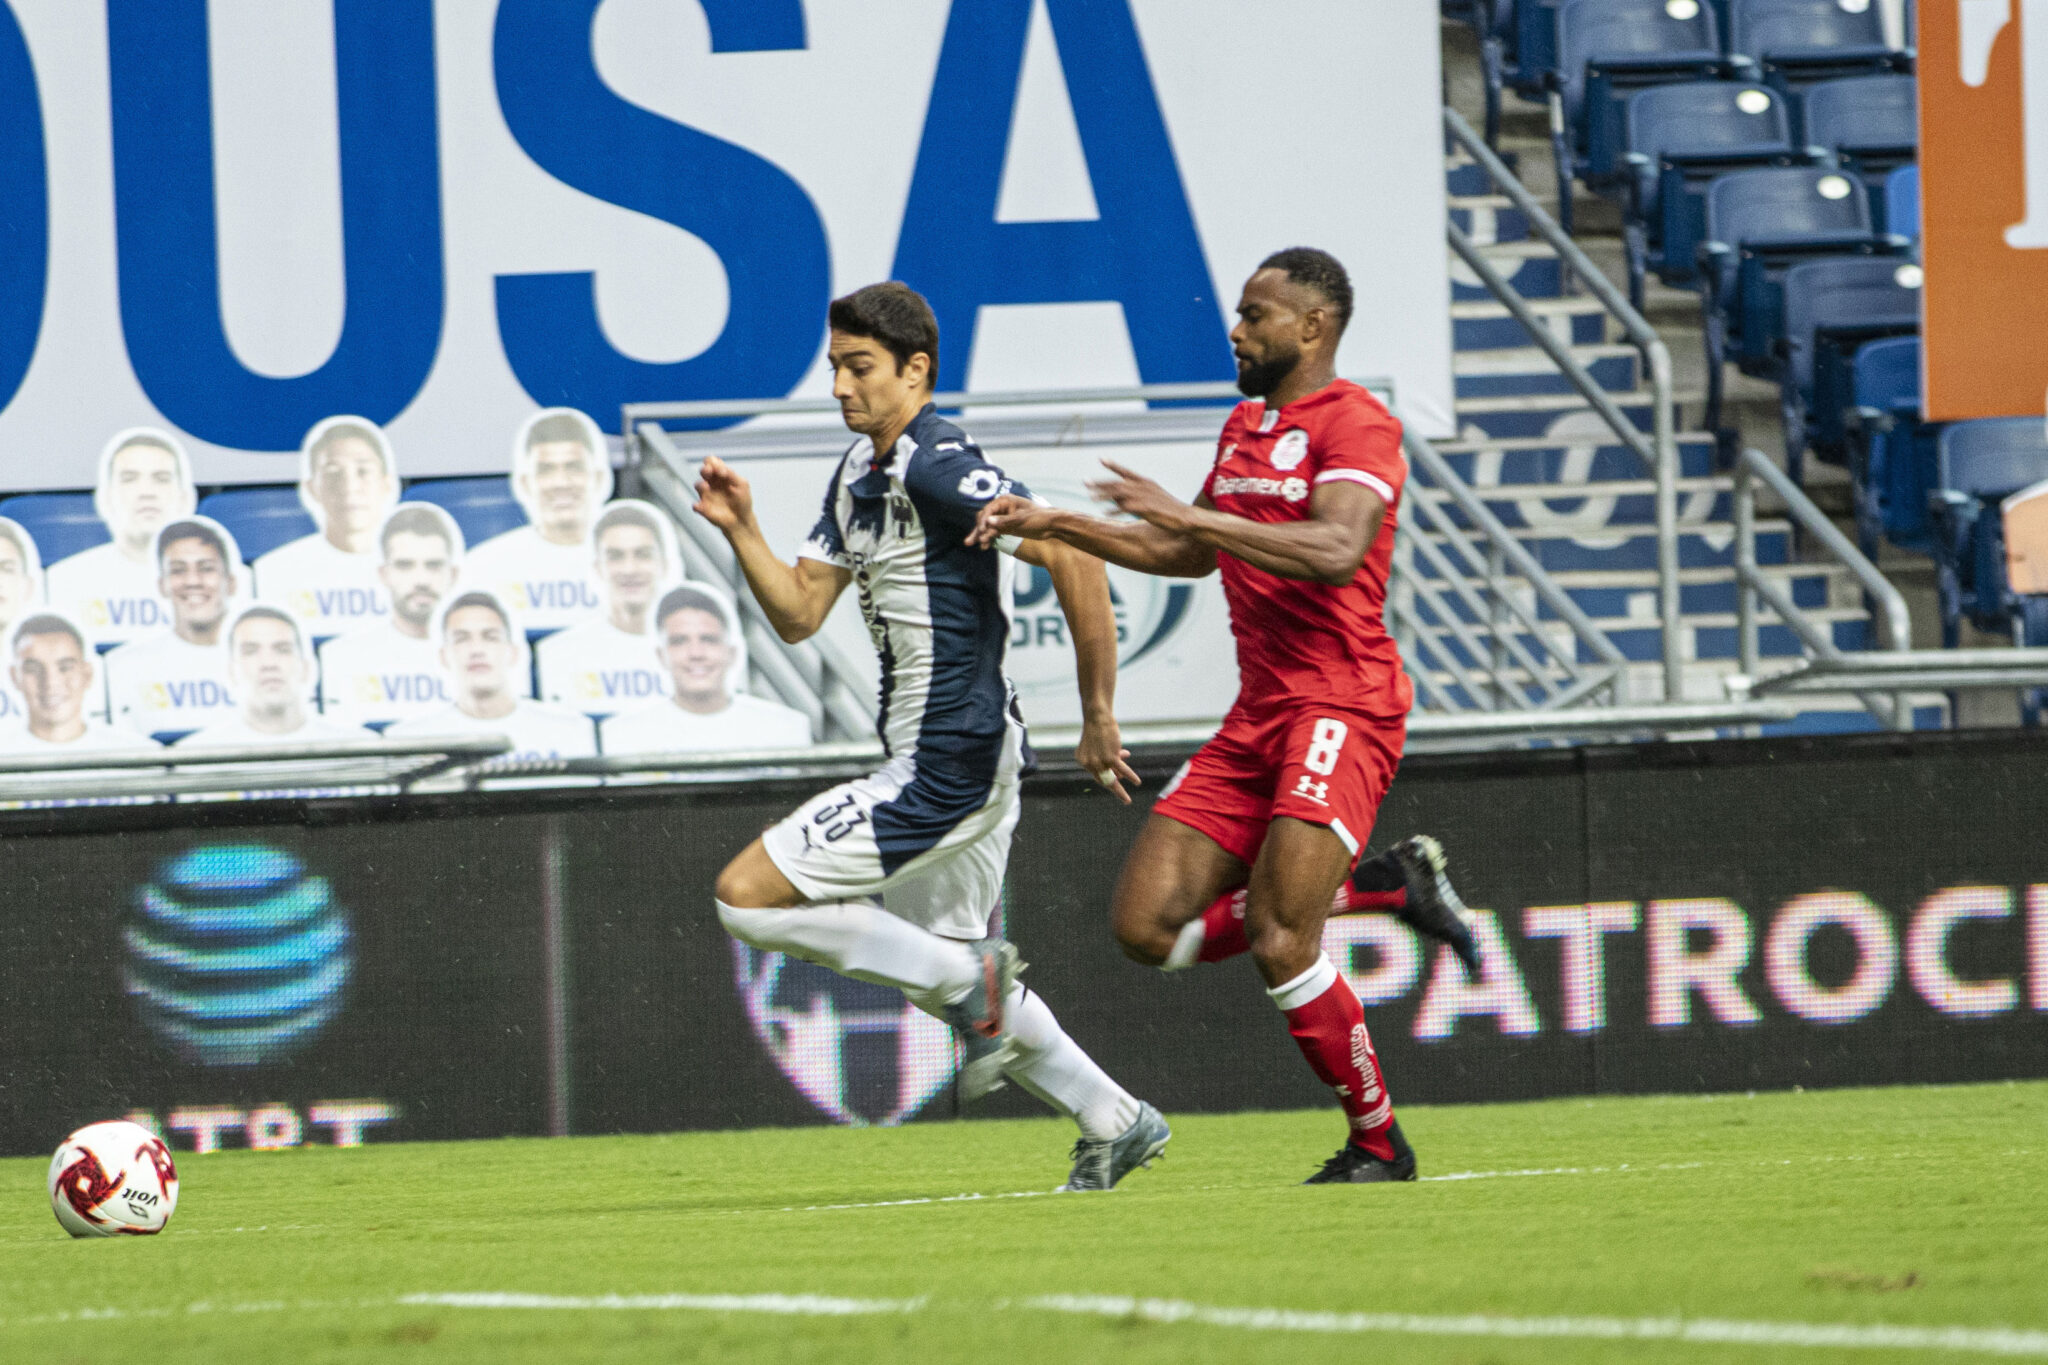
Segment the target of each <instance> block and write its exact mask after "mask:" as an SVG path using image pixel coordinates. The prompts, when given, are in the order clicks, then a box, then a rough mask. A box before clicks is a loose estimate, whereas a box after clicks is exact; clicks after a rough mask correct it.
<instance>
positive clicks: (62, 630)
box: [14, 611, 90, 657]
mask: <svg viewBox="0 0 2048 1365" xmlns="http://www.w3.org/2000/svg"><path fill="white" fill-rule="evenodd" d="M31 635H69V636H70V637H71V638H72V639H73V640H75V641H76V642H77V643H78V652H79V653H80V654H86V655H87V656H88V657H90V655H89V653H88V651H87V650H86V647H85V636H84V634H83V633H82V632H80V630H79V629H78V627H77V626H74V625H72V624H71V623H70V622H69V621H67V620H65V619H64V618H63V617H61V616H59V615H57V613H55V612H53V611H39V612H37V613H36V614H35V615H33V616H25V617H23V618H22V622H21V624H20V625H18V626H16V627H15V628H14V647H15V648H16V649H19V648H21V642H22V641H23V640H26V639H27V638H28V637H29V636H31Z"/></svg>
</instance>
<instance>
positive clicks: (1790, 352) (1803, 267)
mask: <svg viewBox="0 0 2048 1365" xmlns="http://www.w3.org/2000/svg"><path fill="white" fill-rule="evenodd" d="M1784 288H1785V365H1784V371H1783V374H1782V375H1781V377H1780V380H1779V383H1780V389H1779V392H1780V395H1781V401H1782V404H1783V409H1784V420H1785V468H1786V470H1787V472H1789V473H1790V474H1791V475H1792V477H1793V478H1794V479H1795V480H1796V479H1798V478H1799V477H1800V474H1801V472H1802V470H1801V463H1802V461H1801V456H1802V452H1803V451H1804V450H1805V449H1807V448H1811V449H1812V450H1813V452H1814V453H1815V454H1817V455H1819V456H1820V457H1821V458H1822V459H1824V460H1826V461H1828V462H1829V463H1831V464H1846V463H1847V462H1848V458H1849V452H1848V428H1847V427H1846V426H1845V425H1844V423H1843V418H1842V414H1843V413H1844V411H1846V410H1847V409H1848V408H1850V407H1851V406H1852V405H1853V403H1854V399H1855V377H1854V373H1853V370H1852V366H1853V364H1854V359H1855V353H1856V348H1857V347H1858V346H1860V345H1862V344H1863V343H1864V342H1866V341H1873V340H1876V339H1878V338H1880V337H1896V336H1915V335H1918V333H1919V331H1920V267H1919V266H1918V265H1916V264H1914V263H1913V262H1911V261H1907V260H1901V259H1899V258H1896V257H1870V256H1833V257H1828V258H1825V259H1823V260H1818V261H1803V262H1801V263H1800V264H1798V265H1795V266H1793V267H1792V268H1791V269H1789V270H1787V271H1786V272H1785V285H1784Z"/></svg>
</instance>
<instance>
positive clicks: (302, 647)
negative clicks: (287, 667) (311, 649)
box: [228, 602, 306, 659]
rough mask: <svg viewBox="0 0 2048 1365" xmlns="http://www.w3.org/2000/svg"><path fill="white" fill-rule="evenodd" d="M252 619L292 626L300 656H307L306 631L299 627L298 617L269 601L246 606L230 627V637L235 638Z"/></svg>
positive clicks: (293, 637) (293, 640) (294, 640)
mask: <svg viewBox="0 0 2048 1365" xmlns="http://www.w3.org/2000/svg"><path fill="white" fill-rule="evenodd" d="M250 621H282V622H284V623H285V624H286V625H288V626H290V627H291V628H292V644H293V646H294V647H295V648H297V650H298V651H299V657H300V658H302V659H303V658H305V657H306V636H305V633H304V632H302V631H301V630H300V629H299V623H298V620H297V618H295V617H293V616H292V615H291V614H290V613H289V612H286V611H284V610H282V609H281V608H278V607H273V606H271V605H270V604H269V603H267V602H258V603H257V604H256V605H255V606H253V607H244V608H243V609H242V614H241V615H240V616H237V617H236V618H235V623H234V624H233V625H231V626H229V627H228V639H229V640H233V639H234V638H235V632H236V631H239V630H240V629H241V628H242V627H243V625H244V624H246V623H247V622H250Z"/></svg>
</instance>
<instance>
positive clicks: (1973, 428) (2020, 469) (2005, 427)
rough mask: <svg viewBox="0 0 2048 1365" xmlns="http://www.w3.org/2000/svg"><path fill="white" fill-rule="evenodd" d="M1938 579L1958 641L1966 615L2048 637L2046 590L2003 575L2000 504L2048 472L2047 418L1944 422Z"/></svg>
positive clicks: (1946, 637)
mask: <svg viewBox="0 0 2048 1365" xmlns="http://www.w3.org/2000/svg"><path fill="white" fill-rule="evenodd" d="M1935 478H1936V487H1935V492H1934V494H1933V496H1932V497H1931V498H1930V499H1929V502H1930V506H1931V510H1932V512H1933V518H1934V528H1935V542H1934V561H1935V587H1936V591H1937V594H1938V595H1939V598H1940V603H1941V638H1942V643H1943V644H1944V645H1947V646H1950V647H1954V646H1955V644H1956V643H1957V641H1958V640H1959V639H1960V638H1961V627H1962V622H1963V621H1964V620H1966V619H1967V620H1969V621H1970V622H1971V623H1972V624H1973V625H1975V626H1976V627H1977V628H1978V629H1980V630H1986V631H1994V632H1997V633H1999V634H2010V635H2011V636H2012V637H2013V638H2014V640H2015V641H2017V642H2018V643H2021V644H2027V643H2033V644H2048V597H2041V596H2022V595H2019V594H2016V593H2014V592H2013V591H2012V590H2011V588H2010V586H2009V585H2008V583H2007V581H2006V569H2005V533H2004V527H2003V525H2002V524H2001V519H2000V517H1999V514H1998V506H1997V504H1999V503H2000V502H2002V501H2003V500H2004V499H2006V498H2007V497H2010V496H2011V495H2012V494H2014V493H2017V492H2019V491H2020V490H2022V489H2025V488H2031V487H2032V486H2033V485H2035V484H2037V483H2040V482H2041V481H2042V480H2044V479H2048V426H2044V424H2043V422H2042V420H2041V419H2040V418H2039V417H1993V418H1988V419H1985V420H1983V421H1976V422H1957V423H1954V424H1953V425H1950V426H1946V427H1944V428H1942V431H1941V435H1940V437H1939V438H1938V440H1937V443H1936V475H1935Z"/></svg>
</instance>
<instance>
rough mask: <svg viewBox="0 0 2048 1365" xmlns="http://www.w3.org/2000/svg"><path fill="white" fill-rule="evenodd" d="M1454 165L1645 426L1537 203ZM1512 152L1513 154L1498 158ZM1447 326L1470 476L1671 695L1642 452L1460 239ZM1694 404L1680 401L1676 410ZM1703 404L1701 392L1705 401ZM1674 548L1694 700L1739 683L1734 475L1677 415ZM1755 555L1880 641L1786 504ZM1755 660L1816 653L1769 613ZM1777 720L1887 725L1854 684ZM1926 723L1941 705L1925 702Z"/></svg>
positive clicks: (1501, 246) (1606, 334)
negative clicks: (1547, 238) (1786, 513)
mask: <svg viewBox="0 0 2048 1365" xmlns="http://www.w3.org/2000/svg"><path fill="white" fill-rule="evenodd" d="M1450 145H1451V151H1450V152H1449V153H1448V154H1447V157H1446V164H1445V174H1446V180H1447V189H1448V193H1449V199H1448V205H1449V210H1450V218H1451V222H1452V224H1453V225H1454V226H1455V227H1457V228H1458V229H1459V230H1461V231H1463V232H1464V233H1465V234H1466V236H1467V237H1468V238H1469V239H1470V241H1471V242H1472V244H1473V245H1474V246H1475V247H1476V248H1477V250H1478V252H1479V253H1480V254H1481V255H1482V256H1483V257H1484V258H1485V260H1486V261H1487V263H1488V264H1490V265H1491V266H1492V267H1493V268H1494V270H1495V271H1497V272H1498V273H1499V274H1500V275H1501V276H1502V277H1504V278H1505V279H1506V281H1507V282H1508V283H1509V284H1510V285H1511V286H1512V287H1513V289H1514V290H1515V292H1516V293H1518V294H1520V295H1521V296H1522V297H1523V298H1524V299H1526V300H1527V301H1528V303H1529V305H1530V306H1531V308H1532V309H1533V310H1534V311H1535V312H1536V314H1537V315H1538V316H1539V317H1540V319H1541V321H1542V323H1543V324H1544V325H1546V326H1548V327H1549V328H1550V330H1551V333H1552V335H1553V336H1555V337H1556V338H1557V339H1558V340H1559V341H1562V342H1565V343H1567V344H1568V345H1569V347H1570V351H1571V354H1572V355H1573V357H1574V358H1576V359H1577V360H1578V361H1579V363H1580V364H1581V365H1582V366H1584V368H1585V369H1586V371H1587V372H1588V373H1590V374H1591V375H1592V377H1593V378H1594V379H1595V380H1596V381H1597V383H1598V384H1599V386H1600V387H1601V388H1602V389H1603V390H1605V391H1606V392H1607V393H1608V394H1609V395H1610V396H1611V397H1612V399H1613V401H1614V403H1615V404H1616V405H1617V406H1618V407H1619V408H1620V409H1621V411H1622V413H1623V414H1624V415H1625V416H1626V417H1627V418H1628V420H1630V421H1631V422H1633V423H1635V425H1636V426H1637V427H1638V428H1639V429H1640V430H1641V431H1642V432H1643V433H1644V434H1645V435H1648V434H1649V433H1650V431H1651V427H1652V417H1653V410H1652V409H1653V404H1654V401H1655V400H1654V395H1653V393H1652V392H1651V391H1650V390H1649V388H1648V387H1647V376H1646V375H1645V373H1644V364H1643V357H1642V354H1641V353H1640V352H1639V351H1638V349H1637V348H1636V347H1635V346H1634V345H1632V344H1628V343H1627V342H1626V341H1625V339H1624V338H1623V336H1622V335H1621V333H1620V329H1619V328H1618V326H1617V323H1616V320H1615V318H1614V317H1613V316H1612V315H1611V314H1610V313H1609V311H1608V309H1607V308H1606V306H1605V305H1603V304H1602V303H1601V302H1600V301H1599V300H1598V299H1596V298H1594V297H1591V296H1590V295H1589V294H1587V293H1585V292H1583V291H1582V289H1580V288H1578V287H1577V282H1576V281H1574V280H1573V279H1572V277H1571V276H1572V272H1571V271H1570V269H1569V268H1568V267H1567V265H1566V263H1565V262H1564V261H1563V260H1561V259H1560V258H1559V256H1558V254H1557V252H1556V251H1555V250H1553V249H1552V248H1551V247H1550V246H1549V245H1548V244H1547V243H1546V242H1544V241H1543V240H1542V239H1541V238H1540V237H1539V236H1538V235H1536V234H1535V233H1533V232H1532V231H1531V223H1530V221H1529V217H1528V215H1527V214H1526V213H1524V212H1523V211H1522V210H1521V209H1519V208H1517V207H1516V206H1515V204H1514V202H1513V201H1512V200H1511V199H1509V198H1508V197H1507V196H1505V195H1503V194H1501V193H1499V192H1497V189H1496V187H1495V184H1494V182H1493V179H1492V177H1491V176H1490V175H1489V174H1488V172H1487V170H1486V169H1485V168H1484V167H1483V166H1481V165H1479V164H1477V163H1476V162H1474V161H1473V160H1472V159H1471V158H1470V157H1469V156H1468V155H1466V154H1465V153H1464V152H1463V151H1462V150H1461V149H1459V148H1457V147H1456V144H1455V143H1453V144H1450ZM1504 159H1505V160H1507V161H1508V163H1509V166H1510V168H1511V169H1512V167H1513V165H1514V154H1513V153H1512V152H1510V153H1508V154H1507V155H1506V157H1505V158H1504ZM1450 267H1451V284H1452V294H1451V297H1452V302H1451V314H1452V336H1453V345H1454V347H1455V362H1454V373H1455V377H1456V414H1457V423H1458V434H1457V436H1456V437H1455V438H1454V439H1450V440H1443V441H1438V442H1436V443H1435V445H1436V448H1437V449H1438V450H1439V451H1440V452H1441V453H1442V454H1443V455H1444V456H1445V457H1446V459H1447V460H1448V461H1449V462H1450V464H1451V466H1452V467H1453V469H1454V470H1455V471H1456V472H1457V473H1458V474H1459V475H1460V476H1461V477H1462V478H1463V479H1464V480H1465V481H1467V482H1468V483H1469V484H1470V485H1472V486H1473V487H1474V488H1475V489H1476V490H1477V491H1478V492H1479V494H1480V496H1481V497H1482V498H1484V500H1485V501H1486V503H1487V504H1488V506H1489V507H1490V508H1491V509H1492V510H1493V511H1494V513H1495V514H1496V516H1498V517H1499V519H1500V520H1501V521H1502V522H1503V523H1504V524H1505V525H1506V526H1508V527H1509V528H1510V529H1511V530H1512V532H1513V533H1514V535H1515V536H1516V537H1517V538H1518V539H1519V540H1520V541H1521V542H1522V543H1523V544H1524V545H1525V546H1526V547H1527V548H1528V549H1529V550H1530V551H1531V553H1532V554H1533V555H1534V557H1535V558H1536V560H1537V562H1538V563H1540V564H1541V565H1542V566H1543V568H1544V569H1545V570H1547V571H1548V572H1549V574H1550V576H1551V577H1552V579H1553V580H1554V582H1555V583H1557V584H1558V585H1559V586H1561V587H1562V588H1564V590H1565V591H1566V592H1567V593H1568V594H1569V595H1570V597H1571V598H1572V600H1573V601H1574V602H1575V603H1577V604H1578V606H1579V607H1580V608H1581V609H1582V610H1583V611H1584V612H1585V613H1586V614H1587V615H1588V616H1589V617H1591V618H1592V619H1593V621H1594V623H1595V624H1596V625H1597V626H1598V627H1599V628H1600V630H1601V631H1602V632H1603V633H1604V634H1605V635H1606V636H1607V638H1608V639H1609V640H1611V641H1612V642H1613V643H1614V645H1615V646H1616V647H1617V648H1618V649H1619V650H1620V651H1621V653H1622V654H1623V655H1624V656H1625V657H1626V658H1627V659H1628V661H1629V665H1628V669H1627V677H1628V682H1627V697H1626V700H1628V701H1638V702H1647V701H1654V700H1657V699H1658V698H1660V697H1661V696H1662V666H1661V660H1662V648H1663V646H1662V638H1661V637H1662V623H1661V620H1660V617H1659V613H1658V574H1657V548H1658V542H1657V528H1656V523H1655V517H1654V483H1653V481H1652V479H1651V478H1650V476H1649V474H1648V472H1647V471H1646V470H1645V469H1644V467H1643V462H1642V460H1641V459H1640V458H1638V456H1637V455H1636V453H1635V452H1634V451H1632V450H1631V449H1630V448H1629V447H1627V446H1626V445H1623V444H1621V443H1620V442H1619V441H1618V439H1617V438H1616V436H1615V433H1614V432H1613V431H1612V430H1611V429H1610V427H1609V426H1608V424H1607V423H1606V422H1605V421H1604V420H1602V418H1601V417H1600V416H1599V415H1598V414H1597V413H1596V412H1595V411H1594V410H1593V408H1592V407H1591V406H1590V405H1589V404H1588V402H1587V401H1586V400H1585V399H1584V398H1583V397H1582V396H1581V395H1580V394H1579V393H1578V392H1577V391H1576V390H1575V389H1574V388H1573V387H1572V385H1571V384H1570V382H1569V381H1568V379H1567V378H1566V376H1565V375H1564V373H1562V371H1561V370H1560V368H1559V366H1558V365H1557V364H1556V363H1555V362H1554V361H1553V360H1552V358H1551V357H1550V356H1549V355H1548V354H1547V353H1546V352H1545V351H1543V350H1542V349H1540V348H1539V347H1538V346H1537V345H1535V344H1534V343H1533V340H1532V338H1531V336H1530V334H1529V332H1528V330H1527V329H1526V327H1525V326H1524V325H1523V323H1522V322H1521V321H1520V320H1519V319H1517V318H1516V317H1515V316H1514V315H1513V313H1512V312H1511V311H1510V309H1509V308H1508V307H1507V305H1506V304H1504V303H1502V302H1501V301H1499V300H1497V299H1496V298H1495V297H1494V296H1493V294H1492V293H1491V292H1490V290H1489V289H1488V288H1487V286H1486V285H1485V284H1484V283H1483V282H1482V280H1481V278H1480V276H1479V275H1478V274H1477V273H1476V272H1475V271H1474V269H1473V268H1472V267H1471V266H1470V265H1468V264H1467V263H1466V262H1465V261H1464V260H1462V259H1461V258H1460V257H1459V256H1458V255H1457V254H1456V253H1455V252H1453V253H1452V255H1451V260H1450ZM1685 406H1686V405H1684V404H1680V405H1679V411H1680V413H1681V415H1682V414H1683V412H1684V408H1685ZM1694 413H1695V415H1696V414H1697V408H1696V407H1695V409H1694ZM1677 447H1678V457H1679V459H1678V473H1679V482H1678V492H1679V497H1678V529H1679V537H1678V558H1679V583H1680V592H1679V598H1680V633H1679V634H1680V643H1681V650H1682V657H1683V659H1684V669H1683V688H1684V695H1685V698H1686V699H1687V700H1688V701H1701V702H1704V701H1714V700H1719V699H1722V698H1724V697H1726V696H1728V695H1729V693H1730V683H1729V679H1730V678H1731V677H1734V678H1736V679H1737V681H1736V682H1735V684H1734V687H1735V690H1736V691H1737V692H1738V693H1739V691H1740V690H1741V686H1742V683H1741V676H1742V667H1741V664H1740V661H1739V648H1738V621H1737V595H1738V589H1737V576H1736V567H1735V561H1736V554H1737V537H1736V524H1735V506H1734V476H1733V475H1732V474H1731V473H1729V472H1726V471H1725V470H1724V469H1722V468H1721V467H1720V464H1719V461H1717V458H1716V450H1715V443H1714V439H1713V437H1712V436H1711V435H1709V434H1707V433H1705V432H1686V431H1684V430H1682V429H1681V430H1680V432H1679V434H1678V437H1677ZM1755 525H1756V536H1755V544H1756V561H1757V564H1758V566H1759V568H1760V569H1761V571H1762V572H1763V574H1764V575H1765V576H1766V577H1767V578H1769V579H1771V580H1773V581H1774V582H1776V583H1777V584H1778V585H1779V586H1781V587H1782V588H1783V589H1784V590H1785V591H1786V592H1787V593H1788V594H1789V595H1790V597H1791V599H1792V601H1793V602H1794V603H1796V604H1797V605H1798V606H1799V607H1800V608H1802V609H1803V610H1804V612H1805V614H1806V619H1807V622H1808V623H1809V624H1815V625H1819V626H1820V627H1821V628H1822V629H1823V630H1824V631H1825V632H1826V634H1827V636H1828V637H1829V638H1830V639H1831V640H1832V642H1833V644H1834V646H1835V647H1836V648H1837V649H1839V650H1842V651H1860V650H1865V649H1869V648H1871V647H1873V645H1874V644H1875V643H1876V640H1877V630H1876V623H1875V621H1874V620H1873V617H1872V613H1871V610H1870V608H1869V607H1868V606H1867V605H1866V601H1865V594H1864V591H1863V588H1862V586H1861V585H1860V584H1859V583H1858V581H1857V579H1856V578H1855V576H1854V575H1853V574H1852V573H1851V571H1850V570H1849V569H1848V568H1847V567H1846V566H1844V565H1843V564H1841V563H1838V562H1826V561H1820V560H1811V559H1808V558H1805V557H1802V555H1801V553H1800V544H1801V542H1800V538H1799V537H1797V536H1795V534H1794V529H1793V526H1792V524H1791V523H1790V522H1789V521H1787V520H1785V519H1783V518H1782V517H1772V516H1768V515H1759V516H1758V518H1757V520H1756V523H1755ZM1758 655H1759V659H1758V664H1759V667H1758V669H1757V671H1758V673H1760V674H1769V673H1772V672H1778V671H1783V670H1785V669H1789V668H1791V667H1793V666H1795V665H1796V664H1798V663H1799V662H1800V661H1801V660H1803V659H1804V658H1805V657H1806V651H1805V650H1803V649H1802V647H1801V642H1800V640H1799V638H1798V636H1797V634H1796V633H1795V632H1794V630H1793V629H1792V628H1791V627H1790V626H1788V625H1785V624H1783V623H1782V622H1780V621H1778V620H1776V619H1775V618H1770V619H1766V620H1765V621H1764V622H1763V623H1762V624H1761V625H1760V627H1759V630H1758ZM1799 705H1800V708H1801V709H1800V711H1799V713H1798V715H1797V716H1795V717H1794V718H1793V719H1792V720H1790V721H1786V722H1781V723H1778V724H1775V725H1772V726H1770V727H1767V728H1768V729H1769V730H1771V731H1772V732H1781V733H1813V732H1827V731H1842V730H1865V729H1873V728H1878V725H1879V722H1878V720H1877V719H1876V718H1875V717H1874V716H1873V715H1872V714H1871V713H1870V711H1868V710H1866V709H1865V707H1864V706H1863V705H1862V704H1861V703H1860V702H1859V701H1857V699H1856V698H1854V697H1852V696H1847V695H1844V696H1841V697H1839V698H1834V697H1821V698H1816V697H1807V698H1802V699H1801V701H1800V703H1799ZM1915 720H1916V722H1917V723H1924V724H1932V723H1938V721H1939V711H1938V709H1934V708H1916V711H1915Z"/></svg>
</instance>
